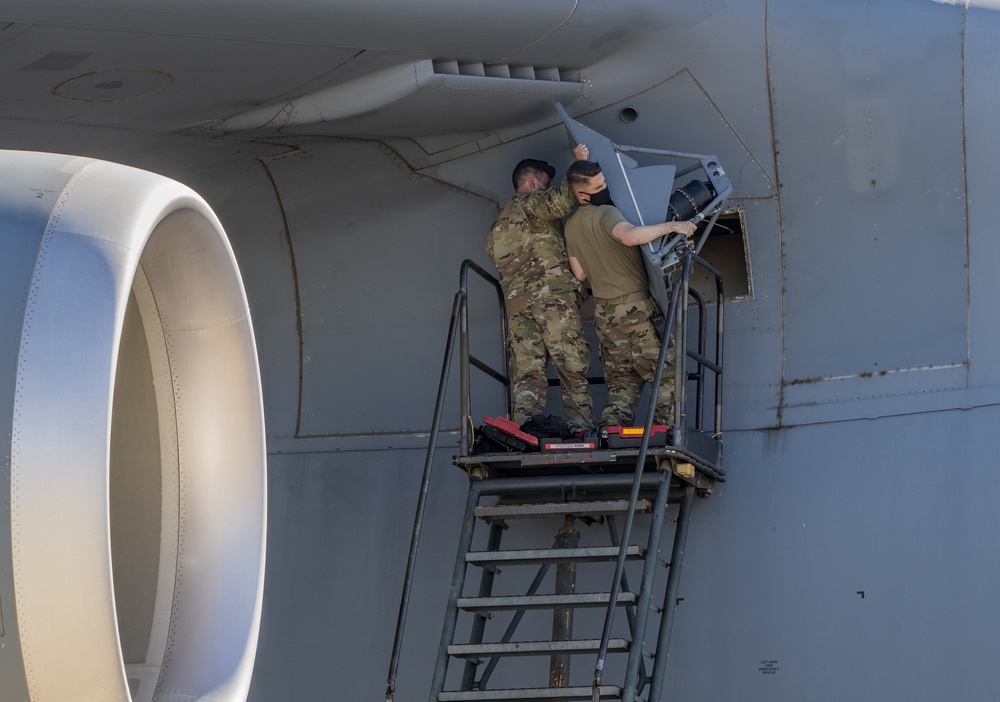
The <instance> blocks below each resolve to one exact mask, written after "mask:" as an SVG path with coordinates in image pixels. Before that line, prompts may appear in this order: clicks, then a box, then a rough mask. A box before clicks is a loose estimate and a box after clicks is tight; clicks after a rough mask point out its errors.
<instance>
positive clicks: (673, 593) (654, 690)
mask: <svg viewBox="0 0 1000 702" xmlns="http://www.w3.org/2000/svg"><path fill="white" fill-rule="evenodd" d="M694 493H695V490H694V486H693V485H688V486H687V487H686V488H685V489H684V498H683V499H682V500H681V507H680V512H679V513H678V515H677V531H676V532H675V534H674V549H673V552H672V553H671V554H670V572H669V573H668V575H667V589H666V592H665V593H664V595H663V614H662V615H661V618H660V633H659V636H658V637H657V639H656V658H655V659H654V660H653V677H652V678H651V680H650V685H649V697H648V699H649V700H650V701H651V702H656V701H657V700H659V699H660V693H661V692H662V690H663V673H664V670H666V667H667V652H668V650H669V649H670V630H671V628H672V627H673V624H674V613H675V611H676V610H677V591H678V590H679V588H680V584H681V570H682V566H683V565H684V549H685V546H686V544H687V535H688V526H689V525H690V523H691V506H692V505H693V504H694Z"/></svg>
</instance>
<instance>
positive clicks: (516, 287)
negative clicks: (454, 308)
mask: <svg viewBox="0 0 1000 702" xmlns="http://www.w3.org/2000/svg"><path fill="white" fill-rule="evenodd" d="M575 204H576V200H575V198H574V197H573V194H572V192H571V191H570V189H569V186H568V184H567V183H563V184H562V186H560V187H559V188H546V189H543V190H536V191H535V192H530V193H517V194H516V195H514V197H513V199H512V200H511V201H510V204H508V205H507V207H505V208H504V210H503V211H502V212H501V213H500V217H499V218H498V219H497V221H496V222H494V224H493V226H492V227H491V228H490V231H489V233H488V234H487V235H486V252H487V253H488V254H489V256H490V260H492V261H493V263H494V265H495V266H496V267H497V271H499V273H500V285H501V287H502V288H503V292H504V298H505V306H506V308H507V317H508V324H509V333H508V337H507V354H508V363H509V369H510V376H511V383H512V385H513V388H512V394H513V401H514V407H513V416H512V419H513V420H514V421H515V422H517V423H518V424H523V423H524V422H525V421H527V420H528V419H529V418H530V417H534V416H536V415H539V414H544V411H545V402H546V397H547V395H548V387H549V383H548V378H547V376H546V367H547V365H548V362H549V361H550V360H551V361H552V366H553V367H554V368H555V371H556V374H557V375H558V376H559V383H560V385H561V388H562V398H563V418H564V419H565V421H566V423H567V425H569V427H570V428H571V429H573V430H575V431H585V430H591V429H593V428H594V426H595V425H594V409H593V404H592V401H591V399H590V388H589V386H588V383H587V374H588V373H589V372H590V349H589V347H588V344H587V339H586V336H585V335H584V331H583V323H582V321H581V318H580V300H581V285H580V283H579V282H578V281H577V280H576V278H574V277H573V273H572V272H571V271H570V269H569V259H568V257H567V255H566V243H565V240H564V239H563V233H562V225H561V223H560V220H561V218H562V217H563V216H564V215H566V214H568V213H569V211H570V210H571V209H572V208H573V206H574V205H575Z"/></svg>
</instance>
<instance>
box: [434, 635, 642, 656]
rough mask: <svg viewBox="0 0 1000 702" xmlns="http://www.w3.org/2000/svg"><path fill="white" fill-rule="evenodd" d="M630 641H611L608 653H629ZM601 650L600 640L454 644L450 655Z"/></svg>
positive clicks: (536, 654)
mask: <svg viewBox="0 0 1000 702" xmlns="http://www.w3.org/2000/svg"><path fill="white" fill-rule="evenodd" d="M628 647H629V641H628V639H610V640H609V641H608V652H610V653H621V652H623V651H628ZM600 648H601V640H600V639H580V640H575V641H518V642H513V643H485V644H453V645H451V646H449V647H448V655H449V656H455V657H456V658H480V657H482V658H489V657H492V656H539V655H544V656H548V655H552V654H560V653H562V654H573V653H595V652H597V651H599V650H600Z"/></svg>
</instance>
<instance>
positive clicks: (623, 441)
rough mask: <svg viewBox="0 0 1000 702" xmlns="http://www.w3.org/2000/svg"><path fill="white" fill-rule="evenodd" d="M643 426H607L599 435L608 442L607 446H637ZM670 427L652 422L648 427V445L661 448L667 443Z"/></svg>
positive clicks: (639, 444)
mask: <svg viewBox="0 0 1000 702" xmlns="http://www.w3.org/2000/svg"><path fill="white" fill-rule="evenodd" d="M643 432H644V427H608V428H607V429H605V430H604V431H602V432H601V437H602V438H604V439H605V440H606V441H607V442H608V448H613V449H616V448H639V447H640V446H641V445H642V435H643ZM669 434H670V427H668V426H666V425H665V424H654V425H653V426H652V428H651V429H650V434H649V447H650V448H662V447H664V446H666V445H667V439H668V438H669Z"/></svg>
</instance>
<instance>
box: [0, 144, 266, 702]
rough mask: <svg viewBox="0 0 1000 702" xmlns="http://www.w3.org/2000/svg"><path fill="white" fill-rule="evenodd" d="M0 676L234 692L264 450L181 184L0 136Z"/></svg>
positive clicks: (194, 206) (93, 696) (143, 693)
mask: <svg viewBox="0 0 1000 702" xmlns="http://www.w3.org/2000/svg"><path fill="white" fill-rule="evenodd" d="M0 246H2V254H0V270H2V274H0V422H2V423H3V424H4V425H5V427H6V430H5V431H4V432H3V433H4V435H5V436H6V439H7V441H9V444H8V447H7V450H5V453H6V461H5V465H4V466H3V473H2V479H0V644H2V645H0V680H3V698H4V699H11V700H13V699H16V700H22V699H24V700H30V702H64V701H66V700H74V701H80V702H85V701H86V702H89V701H94V702H104V701H110V700H115V701H119V700H152V699H156V700H162V701H164V702H180V701H182V700H183V701H184V702H187V701H189V700H196V699H211V700H216V701H225V702H235V701H236V700H245V699H246V694H247V690H248V688H249V684H250V675H251V671H252V667H253V660H254V655H255V650H256V644H257V630H258V625H259V620H260V606H261V594H262V589H263V576H264V540H265V498H266V485H265V467H266V465H265V464H266V452H265V440H264V421H263V409H262V401H261V389H260V377H259V371H258V366H257V357H256V350H255V345H254V337H253V329H252V327H251V323H250V316H249V311H248V307H247V301H246V295H245V293H244V290H243V285H242V282H241V280H240V276H239V271H238V269H237V266H236V261H235V259H234V257H233V253H232V250H231V249H230V246H229V243H228V241H227V239H226V236H225V233H224V232H223V229H222V226H221V225H220V223H219V221H218V219H217V218H216V216H215V215H214V213H213V212H212V210H211V209H210V208H209V206H208V205H207V204H206V203H205V201H204V200H203V199H202V198H201V197H199V196H198V195H197V194H196V193H194V192H193V191H192V190H190V189H189V188H187V187H185V186H183V185H181V184H179V183H177V182H175V181H172V180H170V179H168V178H164V177H162V176H158V175H155V174H152V173H148V172H145V171H140V170H136V169H133V168H128V167H125V166H120V165H116V164H111V163H106V162H101V161H95V160H92V159H84V158H75V157H70V156H59V155H53V154H42V153H28V152H11V151H0Z"/></svg>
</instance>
